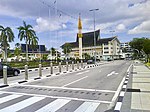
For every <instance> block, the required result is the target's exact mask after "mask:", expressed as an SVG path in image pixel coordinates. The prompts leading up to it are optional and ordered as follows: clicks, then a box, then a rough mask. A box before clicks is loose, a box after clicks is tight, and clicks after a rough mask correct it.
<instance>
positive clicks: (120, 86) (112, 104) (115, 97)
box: [109, 76, 126, 108]
mask: <svg viewBox="0 0 150 112" xmlns="http://www.w3.org/2000/svg"><path fill="white" fill-rule="evenodd" d="M125 78H126V77H125V76H124V77H123V79H122V81H121V83H120V85H119V87H118V89H117V91H116V93H115V95H114V96H113V98H112V100H111V102H112V103H111V104H110V105H109V108H112V106H114V104H115V101H116V99H117V97H118V96H119V93H120V91H121V88H122V85H123V83H124V81H125Z"/></svg>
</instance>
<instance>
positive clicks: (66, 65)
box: [66, 61, 68, 71]
mask: <svg viewBox="0 0 150 112" xmlns="http://www.w3.org/2000/svg"><path fill="white" fill-rule="evenodd" d="M66 71H68V61H67V62H66Z"/></svg>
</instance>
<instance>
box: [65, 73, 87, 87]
mask: <svg viewBox="0 0 150 112" xmlns="http://www.w3.org/2000/svg"><path fill="white" fill-rule="evenodd" d="M87 77H88V76H85V77H82V78H80V79H78V80H75V81H73V82H70V83H68V84H65V85H63V86H62V87H65V86H69V85H71V84H73V83H76V82H78V81H80V80H83V79H85V78H87Z"/></svg>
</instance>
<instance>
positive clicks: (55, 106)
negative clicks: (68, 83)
mask: <svg viewBox="0 0 150 112" xmlns="http://www.w3.org/2000/svg"><path fill="white" fill-rule="evenodd" d="M69 101H70V100H65V99H57V100H55V101H53V102H51V103H49V104H48V105H46V106H44V107H43V108H41V109H39V110H37V111H36V112H49V111H50V112H55V111H57V110H58V109H59V108H61V107H62V106H64V105H65V104H67V103H68V102H69Z"/></svg>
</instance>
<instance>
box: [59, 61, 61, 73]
mask: <svg viewBox="0 0 150 112" xmlns="http://www.w3.org/2000/svg"><path fill="white" fill-rule="evenodd" d="M59 73H61V62H59Z"/></svg>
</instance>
